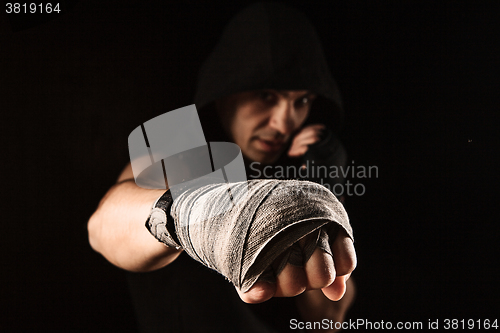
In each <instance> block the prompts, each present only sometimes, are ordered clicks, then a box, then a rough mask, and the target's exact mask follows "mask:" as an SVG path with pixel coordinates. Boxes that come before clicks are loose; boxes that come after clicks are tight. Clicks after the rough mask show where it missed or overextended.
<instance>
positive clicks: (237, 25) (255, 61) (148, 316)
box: [129, 3, 343, 332]
mask: <svg viewBox="0 0 500 333" xmlns="http://www.w3.org/2000/svg"><path fill="white" fill-rule="evenodd" d="M263 89H273V90H309V91H311V92H313V93H315V94H317V95H318V98H317V99H316V101H315V102H314V103H313V105H312V109H311V112H310V116H309V118H308V120H307V121H306V123H305V124H304V126H305V125H307V124H308V123H324V124H325V125H327V126H329V127H330V128H335V129H339V125H340V123H341V119H342V115H343V110H342V102H341V98H340V94H339V91H338V89H337V84H336V83H335V81H334V80H333V78H332V76H331V74H330V71H329V68H328V65H327V62H326V60H325V57H324V54H323V50H322V48H321V44H320V42H319V39H318V37H317V34H316V32H315V30H314V28H313V26H312V25H311V23H310V22H309V20H308V19H307V18H306V17H305V16H304V15H303V14H302V13H300V12H298V11H297V10H295V9H292V8H289V7H287V6H285V5H282V4H277V3H257V4H253V5H251V6H249V7H247V8H246V9H244V10H243V11H241V12H240V13H239V14H237V15H236V16H235V17H234V18H233V19H232V20H231V21H230V22H229V24H228V25H227V27H226V28H225V30H224V32H223V34H222V37H221V38H220V40H219V42H218V44H217V45H216V47H215V48H214V50H213V52H212V53H211V54H210V56H209V57H208V59H207V60H206V61H205V63H204V64H203V66H202V67H201V70H200V74H199V77H198V82H197V89H196V96H195V104H196V106H197V109H198V112H199V116H200V120H201V123H202V126H203V131H204V134H205V138H206V141H208V142H210V141H229V140H228V137H227V136H226V134H225V133H224V131H223V130H222V126H221V123H220V121H219V119H218V118H217V114H216V112H215V105H214V104H215V103H214V102H215V101H216V100H218V99H219V98H222V97H225V96H228V95H231V94H234V93H239V92H244V91H249V90H263ZM284 155H286V154H284ZM277 163H278V164H282V165H290V164H296V163H297V161H293V160H292V159H289V158H287V157H286V156H282V158H280V160H278V162H277ZM247 174H248V169H247ZM129 285H130V290H131V293H132V298H133V301H134V305H135V308H136V313H137V317H138V324H139V328H140V330H141V332H278V331H287V328H289V325H290V320H291V319H292V318H296V319H300V316H299V314H298V312H297V309H296V307H295V300H294V298H273V299H271V300H269V301H266V302H264V303H261V304H258V305H249V304H246V303H244V302H243V301H241V300H240V298H239V296H238V294H237V293H236V291H235V289H234V286H233V285H232V284H230V283H229V282H228V281H226V280H225V279H224V277H223V276H222V275H219V274H218V273H216V272H214V271H212V270H210V269H209V268H206V267H204V266H202V265H201V264H199V263H198V262H196V261H194V260H193V259H191V258H190V257H188V256H187V255H186V254H185V253H182V254H181V255H180V256H179V257H178V258H177V259H176V260H175V261H174V262H173V263H171V264H169V265H168V266H167V267H165V268H163V269H160V270H158V271H155V272H151V273H141V274H134V273H131V274H130V275H129ZM294 331H295V332H297V330H294Z"/></svg>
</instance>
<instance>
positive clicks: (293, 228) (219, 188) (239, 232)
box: [170, 180, 353, 292]
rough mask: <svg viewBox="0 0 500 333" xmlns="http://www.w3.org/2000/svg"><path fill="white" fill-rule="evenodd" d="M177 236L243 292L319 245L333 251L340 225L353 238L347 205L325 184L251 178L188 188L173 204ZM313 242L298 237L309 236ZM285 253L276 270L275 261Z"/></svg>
mask: <svg viewBox="0 0 500 333" xmlns="http://www.w3.org/2000/svg"><path fill="white" fill-rule="evenodd" d="M170 214H171V216H172V217H173V219H174V221H175V230H176V234H177V238H178V240H179V242H180V244H181V246H182V248H183V249H184V250H185V251H186V252H187V254H189V255H190V256H191V257H192V258H194V259H196V260H198V261H200V262H201V263H203V264H204V265H206V266H207V267H210V268H212V269H214V270H216V271H218V272H219V273H221V274H222V275H224V276H225V277H226V278H227V279H228V280H229V281H231V282H232V283H233V284H234V285H235V286H236V287H238V288H239V289H241V290H242V291H243V292H246V291H248V290H249V289H250V288H251V287H252V286H253V285H254V284H255V282H257V280H258V279H259V278H261V279H264V280H269V279H272V277H273V276H276V275H277V274H278V273H279V271H280V270H281V269H283V268H284V266H285V264H286V263H287V262H289V263H291V264H293V265H301V264H304V263H305V262H306V261H307V260H308V259H309V257H310V256H311V255H312V253H313V251H314V249H315V248H316V246H319V247H320V248H322V249H323V250H324V251H326V252H327V253H330V254H332V252H331V249H330V242H331V241H333V240H334V238H335V236H336V233H337V231H338V228H339V227H341V228H343V229H344V230H345V231H346V232H347V234H348V235H349V236H350V237H351V238H353V236H352V229H351V226H350V224H349V219H348V216H347V213H346V211H345V210H344V207H343V205H342V204H341V203H340V202H339V201H338V200H337V199H336V198H335V196H334V195H333V194H332V193H331V192H330V191H328V190H327V189H326V188H325V187H323V186H321V185H318V184H316V183H313V182H308V181H298V180H251V181H247V182H240V183H231V184H227V183H219V184H209V185H206V186H202V187H194V188H192V189H187V190H186V191H185V192H184V193H182V195H180V196H179V197H177V198H176V199H175V200H174V202H173V204H172V207H171V211H170ZM309 234H312V237H308V238H307V239H308V242H307V243H306V244H305V245H304V246H303V248H301V247H299V246H298V244H297V241H298V240H300V239H301V238H303V237H304V236H306V235H309ZM282 254H283V257H282V259H281V261H280V263H279V265H278V266H277V267H278V268H277V269H274V270H272V268H271V267H272V264H273V262H274V261H275V260H276V259H277V258H278V257H279V256H280V255H282Z"/></svg>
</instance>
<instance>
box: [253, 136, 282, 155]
mask: <svg viewBox="0 0 500 333" xmlns="http://www.w3.org/2000/svg"><path fill="white" fill-rule="evenodd" d="M256 142H257V145H258V147H259V149H260V150H262V151H265V152H276V151H278V150H280V149H281V148H282V147H283V145H284V142H283V141H281V140H265V139H261V138H256Z"/></svg>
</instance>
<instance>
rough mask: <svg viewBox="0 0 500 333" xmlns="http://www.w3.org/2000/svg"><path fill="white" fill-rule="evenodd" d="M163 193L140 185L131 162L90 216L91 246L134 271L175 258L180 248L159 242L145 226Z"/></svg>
mask: <svg viewBox="0 0 500 333" xmlns="http://www.w3.org/2000/svg"><path fill="white" fill-rule="evenodd" d="M164 192H165V190H147V189H143V188H140V187H139V186H137V185H136V184H135V182H134V177H133V173H132V168H131V166H130V164H129V165H128V166H127V167H126V168H125V169H124V170H123V172H122V173H121V175H120V177H119V178H118V181H117V183H116V184H115V185H114V186H113V187H111V188H110V189H109V191H108V192H107V193H106V195H105V196H104V197H103V198H102V200H101V202H100V203H99V206H98V207H97V210H96V211H95V212H94V214H92V216H91V217H90V219H89V222H88V225H87V228H88V233H89V242H90V245H91V246H92V248H93V249H94V250H95V251H97V252H99V253H100V254H102V255H103V256H104V257H105V258H106V259H107V260H108V261H109V262H111V263H112V264H114V265H116V266H118V267H120V268H123V269H125V270H129V271H135V272H147V271H152V270H156V269H159V268H161V267H164V266H166V265H168V264H169V263H171V262H172V261H174V260H175V259H176V258H177V256H178V255H179V254H180V252H181V250H176V249H174V248H170V247H167V246H165V245H164V244H162V243H160V242H158V241H157V240H156V239H155V238H154V237H152V236H151V234H150V233H149V232H148V230H147V229H146V228H145V226H144V225H145V223H146V220H147V218H148V215H149V213H150V211H151V206H152V205H153V203H154V202H155V200H156V199H158V198H159V197H160V196H161V195H162V194H163V193H164Z"/></svg>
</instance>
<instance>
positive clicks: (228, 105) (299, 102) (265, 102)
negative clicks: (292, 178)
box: [217, 90, 315, 164]
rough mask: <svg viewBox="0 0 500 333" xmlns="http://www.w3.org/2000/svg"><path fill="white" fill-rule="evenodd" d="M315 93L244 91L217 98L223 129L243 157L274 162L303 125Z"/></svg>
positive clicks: (268, 162)
mask: <svg viewBox="0 0 500 333" xmlns="http://www.w3.org/2000/svg"><path fill="white" fill-rule="evenodd" d="M314 98H315V96H314V95H313V94H312V93H310V92H308V91H305V90H304V91H283V90H280V91H277V90H260V91H247V92H243V93H238V94H234V95H231V96H229V97H226V98H224V99H222V100H220V101H218V102H217V110H218V112H219V117H220V118H221V121H222V125H223V127H224V129H225V131H226V132H227V133H228V134H229V135H230V137H231V138H232V140H233V141H234V143H236V144H237V145H238V146H239V147H240V148H241V151H242V153H243V155H244V156H245V157H247V158H248V159H250V160H252V161H255V162H260V163H263V164H271V163H273V162H275V161H276V160H277V159H278V158H279V156H280V155H281V154H282V153H283V150H284V149H285V145H286V143H287V142H288V141H290V139H291V138H292V136H293V134H294V133H295V132H296V131H297V130H298V129H299V128H300V127H301V126H302V124H303V123H304V121H305V120H306V118H307V116H308V115H309V110H310V108H311V102H312V100H313V99H314Z"/></svg>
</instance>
